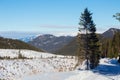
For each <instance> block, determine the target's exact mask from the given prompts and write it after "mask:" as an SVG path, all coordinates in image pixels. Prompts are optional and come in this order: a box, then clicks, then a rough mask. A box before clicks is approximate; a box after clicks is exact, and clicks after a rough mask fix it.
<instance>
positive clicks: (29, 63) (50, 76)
mask: <svg viewBox="0 0 120 80" xmlns="http://www.w3.org/2000/svg"><path fill="white" fill-rule="evenodd" d="M19 53H20V54H22V55H24V56H26V57H28V58H32V59H14V57H15V58H16V57H18V54H19ZM5 56H9V57H10V58H12V59H0V80H120V64H119V63H118V62H117V59H109V58H103V59H100V63H99V65H98V67H97V68H95V69H92V70H84V69H80V70H77V69H76V70H74V65H75V64H76V61H75V57H72V56H62V55H54V54H51V53H45V52H36V51H32V50H16V49H0V57H5ZM85 64H86V61H84V62H83V64H82V65H81V66H80V68H82V67H83V68H84V67H85Z"/></svg>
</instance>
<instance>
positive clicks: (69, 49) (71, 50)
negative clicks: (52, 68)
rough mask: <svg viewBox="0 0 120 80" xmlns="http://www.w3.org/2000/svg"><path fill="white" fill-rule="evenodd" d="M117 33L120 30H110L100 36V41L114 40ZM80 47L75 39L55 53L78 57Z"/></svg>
mask: <svg viewBox="0 0 120 80" xmlns="http://www.w3.org/2000/svg"><path fill="white" fill-rule="evenodd" d="M115 32H120V29H116V28H110V29H109V30H107V31H105V32H104V33H103V34H100V35H99V38H100V40H101V39H102V40H103V39H107V38H109V39H112V38H113V36H114V34H115ZM77 49H78V46H77V39H76V38H74V39H73V40H72V41H71V42H70V43H68V44H67V45H65V46H64V47H62V48H61V49H59V50H57V51H56V52H54V53H55V54H62V55H76V52H77Z"/></svg>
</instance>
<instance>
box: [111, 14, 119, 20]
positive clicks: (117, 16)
mask: <svg viewBox="0 0 120 80" xmlns="http://www.w3.org/2000/svg"><path fill="white" fill-rule="evenodd" d="M113 17H115V18H116V19H117V20H118V21H120V13H116V14H115V15H113Z"/></svg>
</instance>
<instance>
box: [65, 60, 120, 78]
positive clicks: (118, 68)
mask: <svg viewBox="0 0 120 80" xmlns="http://www.w3.org/2000/svg"><path fill="white" fill-rule="evenodd" d="M77 73H78V74H77V75H73V76H70V77H69V78H68V79H65V80H120V64H119V63H117V60H116V59H109V58H104V59H100V64H99V66H98V67H97V68H96V69H93V70H80V71H77Z"/></svg>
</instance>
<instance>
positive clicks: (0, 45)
mask: <svg viewBox="0 0 120 80" xmlns="http://www.w3.org/2000/svg"><path fill="white" fill-rule="evenodd" d="M0 49H28V50H36V51H42V50H40V49H38V48H35V47H33V46H31V45H29V44H27V43H25V42H22V41H19V40H13V39H7V38H2V37H0Z"/></svg>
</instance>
